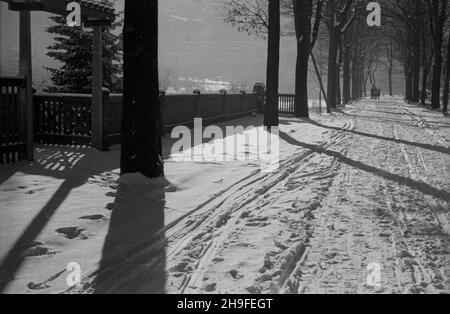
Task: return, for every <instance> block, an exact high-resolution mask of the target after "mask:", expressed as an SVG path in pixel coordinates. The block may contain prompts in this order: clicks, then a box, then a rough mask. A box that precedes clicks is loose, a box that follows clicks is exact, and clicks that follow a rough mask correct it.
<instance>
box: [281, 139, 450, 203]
mask: <svg viewBox="0 0 450 314" xmlns="http://www.w3.org/2000/svg"><path fill="white" fill-rule="evenodd" d="M280 138H281V139H282V140H284V141H286V142H287V143H289V144H291V145H295V146H298V147H302V148H306V149H309V150H311V151H313V152H315V153H318V154H325V155H327V156H330V157H333V158H335V159H337V160H339V161H340V162H343V163H345V164H347V165H349V166H351V167H354V168H357V169H360V170H363V171H366V172H369V173H372V174H374V175H377V176H380V177H382V178H384V179H386V180H389V181H393V182H397V183H399V184H402V185H405V186H407V187H409V188H411V189H414V190H418V191H420V192H422V193H424V194H427V195H431V196H434V197H436V198H438V199H443V200H445V201H447V202H449V201H450V193H448V192H447V191H443V190H440V189H437V188H435V187H433V186H431V185H429V184H427V183H424V182H418V181H415V180H412V179H411V178H407V177H402V176H400V175H397V174H393V173H390V172H388V171H386V170H383V169H379V168H376V167H372V166H369V165H366V164H364V163H362V162H359V161H356V160H353V159H351V158H348V157H347V156H344V155H342V154H341V153H338V152H335V151H332V150H327V149H324V148H323V147H321V146H318V145H313V144H307V143H303V142H300V141H297V140H296V139H294V138H292V137H291V136H289V135H288V134H286V133H284V132H280Z"/></svg>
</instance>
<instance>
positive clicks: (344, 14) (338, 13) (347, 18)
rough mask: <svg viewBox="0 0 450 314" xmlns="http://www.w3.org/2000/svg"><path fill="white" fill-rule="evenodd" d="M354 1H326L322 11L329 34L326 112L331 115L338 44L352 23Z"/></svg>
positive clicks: (334, 98)
mask: <svg viewBox="0 0 450 314" xmlns="http://www.w3.org/2000/svg"><path fill="white" fill-rule="evenodd" d="M353 6H354V1H353V0H349V1H343V0H328V2H327V5H326V9H325V10H324V13H325V14H324V16H323V18H324V20H325V21H326V23H327V26H328V33H329V51H328V88H327V94H328V103H327V112H329V113H331V109H332V108H336V107H337V105H336V85H337V82H336V78H337V75H336V73H337V67H338V64H337V61H338V59H337V58H338V51H339V42H340V40H341V36H342V35H343V34H344V33H345V32H346V31H347V29H348V27H349V26H350V25H351V24H352V23H353V21H354V19H355V17H356V13H357V7H356V6H355V7H354V8H353V12H352V7H353Z"/></svg>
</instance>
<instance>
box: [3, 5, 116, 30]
mask: <svg viewBox="0 0 450 314" xmlns="http://www.w3.org/2000/svg"><path fill="white" fill-rule="evenodd" d="M0 1H3V2H7V3H9V9H10V10H12V11H21V10H30V11H44V12H49V13H52V14H57V15H67V14H68V13H69V12H68V11H67V10H66V8H67V4H68V3H69V2H78V3H79V4H80V6H81V19H82V21H83V23H84V24H85V25H86V26H95V25H110V24H111V23H113V22H114V20H115V18H116V16H115V14H114V8H112V7H110V6H107V5H105V4H102V3H100V2H99V1H98V0H0Z"/></svg>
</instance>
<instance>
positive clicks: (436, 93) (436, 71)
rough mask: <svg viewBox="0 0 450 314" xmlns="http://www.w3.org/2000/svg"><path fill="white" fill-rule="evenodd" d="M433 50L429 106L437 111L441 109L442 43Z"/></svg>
mask: <svg viewBox="0 0 450 314" xmlns="http://www.w3.org/2000/svg"><path fill="white" fill-rule="evenodd" d="M435 50H436V51H435V55H434V68H433V87H432V90H431V92H432V96H431V106H432V107H433V109H438V108H440V107H441V79H442V52H441V51H442V43H441V44H440V45H439V44H438V45H437V46H436V48H435Z"/></svg>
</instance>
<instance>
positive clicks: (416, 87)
mask: <svg viewBox="0 0 450 314" xmlns="http://www.w3.org/2000/svg"><path fill="white" fill-rule="evenodd" d="M419 100H420V34H419V33H417V34H416V35H415V40H414V62H413V83H412V101H413V102H415V103H418V102H419Z"/></svg>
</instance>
